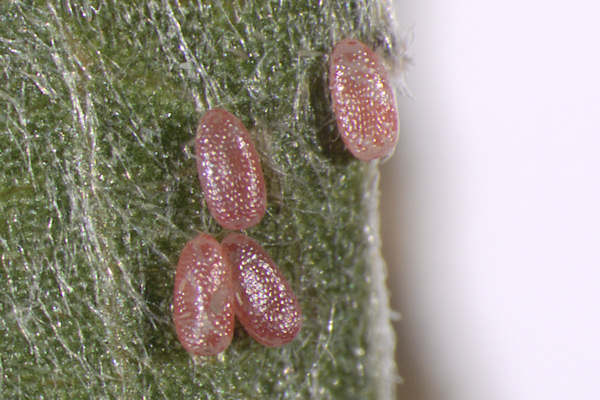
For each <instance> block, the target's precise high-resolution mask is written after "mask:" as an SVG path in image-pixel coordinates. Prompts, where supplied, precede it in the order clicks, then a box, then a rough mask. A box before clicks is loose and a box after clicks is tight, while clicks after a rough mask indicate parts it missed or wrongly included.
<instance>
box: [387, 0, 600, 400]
mask: <svg viewBox="0 0 600 400" xmlns="http://www.w3.org/2000/svg"><path fill="white" fill-rule="evenodd" d="M396 3H397V20H398V24H399V26H400V28H401V29H408V28H411V27H412V28H414V33H415V41H414V45H413V50H412V54H413V58H414V66H413V67H412V68H411V69H410V72H409V75H408V85H409V87H410V89H411V91H412V93H413V95H414V99H408V98H401V99H399V108H400V117H401V132H400V141H399V144H398V147H397V150H396V154H395V155H394V157H393V158H392V159H391V160H390V161H388V162H387V163H386V164H385V165H384V167H383V179H382V182H381V189H382V193H383V195H384V199H383V204H382V206H383V211H382V212H383V216H384V218H383V219H382V227H383V243H384V251H385V255H386V258H387V260H388V265H389V269H390V277H389V284H390V286H391V288H392V301H393V306H394V308H395V309H396V310H397V311H399V312H401V313H402V316H403V319H402V320H401V321H400V322H399V323H397V324H396V327H397V332H398V340H399V343H398V347H399V348H398V352H397V353H398V364H399V370H400V374H401V375H402V376H403V377H404V379H405V384H404V385H402V386H400V387H399V394H400V396H399V398H401V399H410V400H423V399H427V400H438V399H440V400H442V399H443V400H446V399H448V400H471V399H473V400H496V399H503V400H504V399H507V400H537V399H541V400H553V399H557V400H558V399H561V400H563V399H577V400H598V399H600V310H599V308H600V307H599V306H600V3H598V2H596V1H592V0H590V1H580V0H571V1H552V0H546V1H537V0H535V1H527V0H526V1H515V0H503V1H485V0H480V1H477V0H455V1H441V0H419V1H408V0H397V1H396ZM597 4H598V5H597Z"/></svg>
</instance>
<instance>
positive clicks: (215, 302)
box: [173, 234, 234, 356]
mask: <svg viewBox="0 0 600 400" xmlns="http://www.w3.org/2000/svg"><path fill="white" fill-rule="evenodd" d="M232 289H233V288H232V284H231V268H230V266H229V263H228V259H227V258H226V256H225V255H224V253H223V249H222V248H221V246H220V245H219V243H218V242H217V241H216V240H215V239H214V238H212V237H211V236H210V235H207V234H199V235H198V236H196V237H195V238H194V239H192V240H191V241H189V242H188V243H187V244H186V245H185V247H184V248H183V250H182V252H181V255H180V257H179V263H178V264H177V270H176V272H175V287H174V290H173V322H174V323H175V330H176V331H177V337H178V338H179V341H180V343H181V344H182V346H183V347H184V348H185V349H186V350H187V351H188V352H189V353H191V354H193V355H200V356H212V355H215V354H218V353H220V352H222V351H223V350H225V349H226V348H227V346H229V344H230V343H231V339H232V337H233V327H234V311H233V291H232Z"/></svg>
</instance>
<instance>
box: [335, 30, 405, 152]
mask: <svg viewBox="0 0 600 400" xmlns="http://www.w3.org/2000/svg"><path fill="white" fill-rule="evenodd" d="M329 90H330V93H331V100H332V107H333V112H334V114H335V117H336V122H337V127H338V131H339V133H340V135H341V137H342V140H343V141H344V144H345V145H346V148H347V149H348V150H349V151H350V152H351V153H352V154H353V155H354V156H355V157H356V158H358V159H359V160H363V161H369V160H373V159H376V158H381V157H385V156H386V155H388V154H390V153H391V152H392V151H393V150H394V148H395V146H396V142H397V141H398V112H397V109H396V100H395V98H394V92H393V90H392V87H391V86H390V83H389V80H388V78H387V73H386V70H385V68H384V66H383V64H382V63H381V61H380V59H379V57H378V56H377V55H376V54H375V53H374V52H373V51H372V50H371V49H370V48H369V47H368V46H366V45H365V44H364V43H362V42H360V41H358V40H355V39H344V40H342V41H340V42H338V43H337V44H336V45H335V46H334V48H333V52H332V54H331V59H330V65H329Z"/></svg>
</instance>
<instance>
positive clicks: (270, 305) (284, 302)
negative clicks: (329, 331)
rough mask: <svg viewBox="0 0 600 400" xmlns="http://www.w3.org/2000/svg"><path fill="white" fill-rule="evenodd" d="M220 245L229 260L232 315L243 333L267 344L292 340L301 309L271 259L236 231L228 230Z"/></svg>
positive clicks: (299, 323) (252, 241)
mask: <svg viewBox="0 0 600 400" xmlns="http://www.w3.org/2000/svg"><path fill="white" fill-rule="evenodd" d="M221 245H222V246H223V249H224V251H225V253H226V255H227V256H228V257H229V260H230V261H231V268H232V278H233V290H234V301H233V308H234V310H235V315H236V316H237V318H238V320H239V321H240V323H241V324H242V326H243V327H244V329H246V332H248V334H250V336H252V337H253V338H254V339H256V341H257V342H259V343H261V344H263V345H265V346H269V347H272V346H280V345H283V344H285V343H288V342H289V341H291V340H292V339H294V337H296V335H297V334H298V332H299V331H300V327H301V326H302V312H301V310H300V305H299V304H298V300H297V299H296V296H295V295H294V292H293V291H292V288H291V287H290V285H289V283H288V282H287V281H286V279H285V278H284V276H283V275H282V273H281V271H280V270H279V268H278V267H277V265H275V262H273V260H272V259H271V257H269V255H268V254H267V252H266V251H265V250H264V249H263V248H262V247H261V246H260V245H259V244H258V243H257V242H256V241H255V240H253V239H251V238H249V237H248V236H245V235H242V234H239V233H230V234H229V235H228V236H227V237H226V238H225V239H224V240H223V241H222V242H221Z"/></svg>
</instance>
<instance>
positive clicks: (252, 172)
mask: <svg viewBox="0 0 600 400" xmlns="http://www.w3.org/2000/svg"><path fill="white" fill-rule="evenodd" d="M195 150H196V162H197V167H198V176H199V178H200V183H201V185H202V189H203V191H204V196H205V197H206V203H207V205H208V209H209V211H210V213H211V214H212V216H213V217H214V218H215V220H216V221H217V222H218V223H219V224H220V225H221V226H222V227H224V228H227V229H236V230H237V229H246V228H249V227H251V226H254V225H256V224H258V223H259V222H260V220H261V219H262V217H263V216H264V214H265V209H266V206H267V197H266V189H265V180H264V178H263V173H262V168H261V166H260V159H259V156H258V153H257V152H256V149H255V148H254V144H253V143H252V140H251V139H250V135H249V133H248V131H247V130H246V128H245V127H244V125H243V124H242V122H241V121H240V120H239V119H237V118H236V117H235V116H234V115H232V114H231V113H229V112H227V111H225V110H223V109H215V110H210V111H208V112H207V113H206V114H204V116H203V117H202V119H201V120H200V124H199V126H198V130H197V133H196V143H195Z"/></svg>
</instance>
